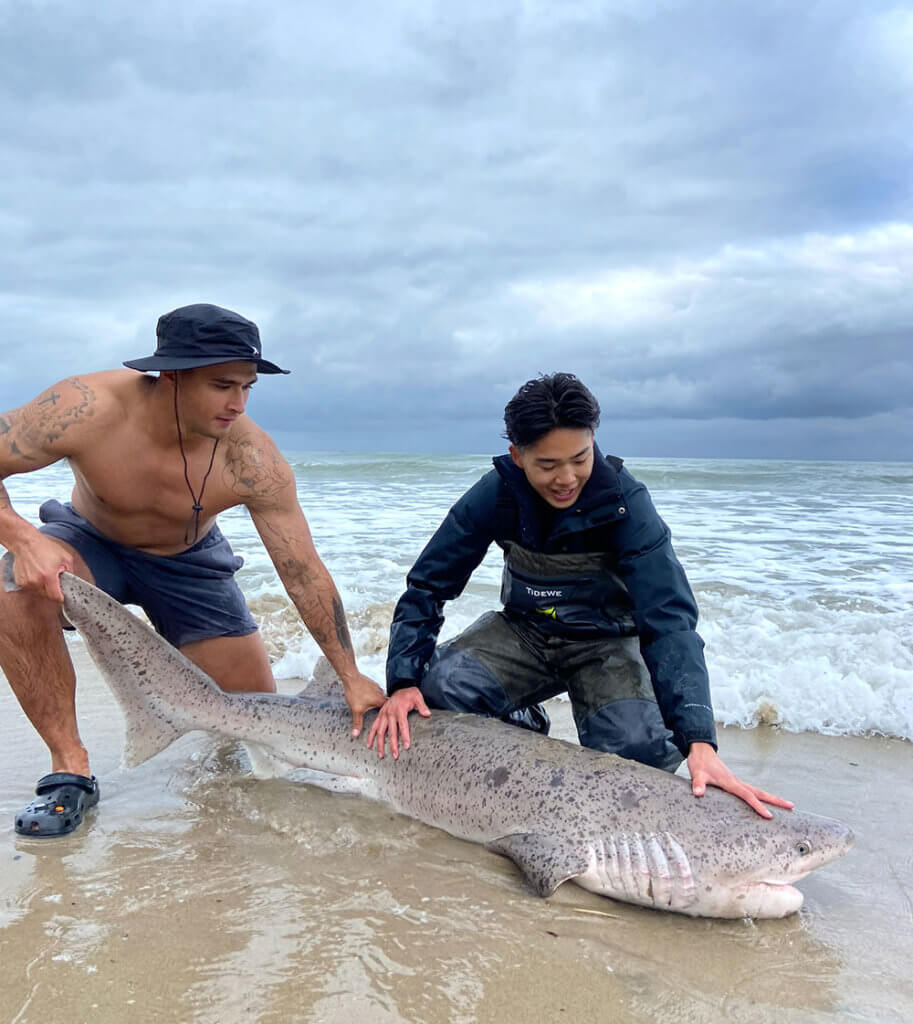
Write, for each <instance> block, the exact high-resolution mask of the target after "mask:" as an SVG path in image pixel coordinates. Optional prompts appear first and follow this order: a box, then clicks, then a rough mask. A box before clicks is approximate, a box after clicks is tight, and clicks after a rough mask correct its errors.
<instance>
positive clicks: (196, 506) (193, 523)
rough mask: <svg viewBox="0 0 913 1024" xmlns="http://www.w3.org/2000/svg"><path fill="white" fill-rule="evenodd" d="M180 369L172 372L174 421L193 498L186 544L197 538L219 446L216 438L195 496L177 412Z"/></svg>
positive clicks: (188, 485)
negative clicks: (207, 466)
mask: <svg viewBox="0 0 913 1024" xmlns="http://www.w3.org/2000/svg"><path fill="white" fill-rule="evenodd" d="M179 374H180V371H177V372H176V373H175V374H174V422H175V423H176V424H177V428H178V447H179V448H180V449H181V458H182V459H183V460H184V481H185V482H186V484H187V490H188V491H190V497H191V498H192V499H193V513H192V514H191V516H190V519H189V520H188V521H187V527H186V529H185V530H184V543H185V544H187V545H192V544H196V542H197V539H198V538H199V536H200V513H201V512H202V511H203V492H204V491H205V490H206V481H207V480H208V479H209V474H210V473H211V472H212V466H213V463H214V462H215V461H216V448H218V447H219V439H218V438H216V439H215V441H214V442H213V445H212V455H210V457H209V468H208V469H207V470H206V472H205V473H204V474H203V482H202V483H201V484H200V494H199V497H198V496H197V494H196V492H195V491H194V489H193V485H192V484H191V482H190V472H189V470H188V468H187V454H186V453H185V451H184V441H183V438H182V437H181V417H180V415H179V414H178V376H179ZM191 527H192V528H193V536H192V537H191V535H190V530H191Z"/></svg>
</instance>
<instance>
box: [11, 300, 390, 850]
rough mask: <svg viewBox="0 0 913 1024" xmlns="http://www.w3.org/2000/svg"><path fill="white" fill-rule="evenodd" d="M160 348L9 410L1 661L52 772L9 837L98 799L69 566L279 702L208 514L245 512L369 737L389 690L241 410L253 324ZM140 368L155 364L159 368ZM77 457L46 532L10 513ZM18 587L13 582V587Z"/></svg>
mask: <svg viewBox="0 0 913 1024" xmlns="http://www.w3.org/2000/svg"><path fill="white" fill-rule="evenodd" d="M156 333H157V339H158V345H157V348H156V351H155V354H154V355H153V356H150V357H148V358H145V359H137V360H131V361H129V362H126V363H125V364H124V365H125V366H129V367H131V369H129V370H109V371H104V372H101V373H92V374H87V375H86V376H83V377H71V378H69V379H67V380H63V381H60V382H59V383H57V384H54V385H53V386H52V387H51V388H49V389H48V390H47V391H45V392H43V393H42V394H41V395H39V396H38V397H37V398H35V399H34V400H33V401H31V402H29V403H28V404H27V405H24V406H22V407H21V408H19V409H14V410H13V411H12V412H8V413H5V414H3V415H0V544H2V545H3V546H4V547H6V548H7V549H8V551H9V552H10V555H12V556H14V557H13V564H12V566H10V565H9V559H10V555H6V556H5V561H6V564H5V565H4V566H3V568H4V575H5V576H6V577H7V579H8V578H9V577H10V576H11V575H12V574H14V576H15V583H16V584H18V586H19V587H20V588H21V589H19V590H13V591H11V592H7V590H6V589H0V667H2V669H3V672H4V674H5V675H6V678H7V680H8V681H9V683H10V686H11V687H12V689H13V692H14V693H15V694H16V697H17V699H18V700H19V703H20V704H21V706H22V709H23V710H24V711H25V713H26V715H27V716H28V717H29V719H30V721H31V722H32V724H33V725H34V726H35V728H36V729H37V731H38V733H39V734H40V736H41V738H42V739H43V740H44V742H45V743H46V744H47V747H48V749H49V751H50V755H51V774H50V775H46V776H45V777H44V778H42V779H41V780H39V783H38V786H37V788H36V793H37V799H36V800H34V801H33V802H32V803H31V804H29V806H28V807H27V808H26V809H25V810H24V811H23V812H22V813H21V814H19V815H17V816H16V831H17V832H19V833H21V834H25V835H30V836H47V835H61V834H63V833H65V832H70V831H72V830H73V829H74V828H76V827H77V826H78V825H79V823H80V822H81V821H82V818H83V815H84V813H85V811H86V810H87V809H88V808H89V807H91V806H94V804H96V803H97V802H98V783H97V781H96V780H95V778H94V776H92V774H91V770H90V766H89V756H88V752H87V751H86V749H85V747H84V746H83V744H82V741H81V739H80V736H79V730H78V726H77V722H76V708H75V693H76V678H75V673H74V670H73V665H72V662H71V661H70V658H69V655H68V653H67V648H66V644H65V643H64V640H63V634H62V633H61V629H60V626H61V622H60V611H61V604H62V601H63V595H62V593H61V590H60V579H59V577H60V573H61V572H63V571H67V572H73V573H76V574H77V575H78V576H82V577H83V578H84V579H87V580H89V581H90V582H94V583H95V584H96V585H97V586H99V587H101V588H102V589H104V590H106V591H107V592H108V593H109V594H111V595H112V596H113V597H115V598H117V599H118V600H120V601H122V602H124V603H132V604H138V605H140V606H142V607H143V608H144V610H145V611H146V613H147V615H148V616H149V618H150V620H151V621H152V623H153V625H154V626H155V628H156V629H157V630H158V632H159V633H161V634H162V635H163V636H164V637H165V638H166V639H168V640H169V641H170V642H171V643H173V644H174V645H175V646H176V647H178V648H179V649H180V650H181V652H182V653H183V654H185V655H186V656H187V657H188V658H189V659H190V660H191V661H193V662H195V663H196V664H197V665H199V666H200V667H201V668H202V669H203V670H204V671H206V672H207V673H208V674H209V675H210V676H212V678H213V679H214V680H215V681H216V682H217V683H218V684H219V685H220V686H221V687H222V688H223V689H224V690H236V691H237V690H240V691H262V692H274V691H275V683H274V682H273V677H272V673H271V671H270V666H269V660H268V657H267V654H266V649H265V647H264V644H263V640H262V638H261V636H260V634H259V633H258V632H257V625H256V623H255V622H254V620H253V618H252V616H251V614H250V611H249V610H248V608H247V605H246V603H245V601H244V598H243V595H242V594H241V591H240V589H239V587H238V585H237V583H236V582H235V580H234V572H235V571H236V570H237V569H238V568H239V567H240V565H241V559H240V558H238V557H236V556H234V555H233V554H232V551H231V548H230V547H229V545H228V541H227V540H225V538H224V537H223V536H222V534H221V532H220V531H219V528H218V526H217V525H216V516H217V515H218V514H219V513H220V512H223V511H225V509H228V508H233V507H235V506H237V505H244V506H245V507H246V508H247V509H248V510H249V512H250V515H251V518H252V520H253V522H254V525H255V526H256V528H257V532H258V533H259V534H260V537H261V539H262V540H263V543H264V545H265V547H266V550H267V552H268V553H269V556H270V558H271V559H272V562H273V565H274V566H275V567H276V571H277V573H278V574H279V578H280V579H281V580H282V583H283V585H284V587H285V589H286V591H287V592H288V595H289V597H290V598H291V600H292V601H293V602H294V604H295V606H296V608H297V609H298V612H299V613H300V615H301V618H302V620H303V621H304V623H305V625H306V626H307V628H308V629H309V630H310V632H311V635H312V636H313V637H314V639H315V640H316V641H317V643H318V644H319V645H320V647H321V649H322V650H323V652H324V654H326V656H327V658H328V659H329V661H330V663H331V664H332V666H333V668H334V669H335V670H336V672H337V674H338V675H339V677H340V679H341V680H342V684H343V687H344V688H345V696H346V700H347V701H348V703H349V707H350V708H351V710H352V725H353V729H352V734H353V736H357V735H359V733H360V732H361V729H362V720H363V716H364V714H365V712H366V711H368V710H369V709H370V708H374V707H379V706H380V705H382V704H383V703H384V701H385V699H386V698H385V695H384V692H383V690H382V689H381V688H380V687H379V686H378V685H377V684H376V683H375V682H374V681H373V680H371V679H369V678H368V677H367V676H365V675H362V673H361V672H360V671H359V670H358V667H357V665H356V662H355V655H354V652H353V650H352V642H351V640H350V638H349V632H348V628H347V626H346V618H345V612H344V611H343V607H342V602H341V600H340V597H339V593H338V591H337V589H336V586H335V585H334V583H333V580H332V578H331V576H330V574H329V572H328V571H327V569H326V567H325V566H324V564H323V562H322V561H321V560H320V557H319V555H318V554H317V551H316V549H315V547H314V543H313V541H312V539H311V534H310V531H309V529H308V525H307V522H306V520H305V517H304V514H303V512H302V510H301V507H300V505H299V504H298V499H297V494H296V488H295V479H294V476H293V474H292V470H291V467H290V466H289V465H288V463H287V462H286V460H285V459H284V458H283V457H282V455H281V454H280V453H279V450H278V449H277V447H276V445H275V443H274V442H273V440H272V439H271V438H270V437H269V435H268V434H266V433H265V432H264V431H263V430H261V429H260V428H259V427H258V426H257V425H256V424H255V423H254V422H253V421H252V420H251V419H250V418H249V417H248V416H247V415H246V413H245V411H244V410H245V406H246V404H247V400H248V397H249V394H250V388H251V386H252V385H253V384H254V382H255V381H256V380H257V374H258V372H259V373H288V371H287V370H282V369H280V367H278V366H276V365H275V364H274V363H271V362H269V361H267V360H265V359H263V358H262V356H261V354H260V337H259V332H258V330H257V326H256V324H254V323H252V322H251V321H249V320H246V319H245V318H244V317H242V316H239V315H238V314H237V313H233V312H231V311H230V310H226V309H221V308H220V307H218V306H210V305H202V304H200V305H193V306H184V307H181V308H180V309H176V310H174V311H173V312H171V313H168V314H166V315H165V316H163V317H161V318H160V320H159V322H158V328H157V332H156ZM136 370H141V371H148V370H157V371H159V375H158V376H157V377H156V376H150V375H149V374H147V373H146V372H143V373H137V372H135V371H136ZM59 459H67V460H68V461H69V464H70V466H71V468H72V470H73V474H74V476H75V478H76V483H75V486H74V488H73V494H72V500H71V502H70V503H68V504H66V505H62V504H60V503H59V502H57V501H49V502H45V504H44V505H43V506H42V508H41V512H40V516H41V519H42V522H43V523H44V525H43V526H42V527H41V529H37V528H36V527H35V526H33V525H32V524H30V523H29V522H27V521H26V520H25V519H23V518H22V517H21V516H19V515H17V514H16V512H14V511H13V508H12V506H11V504H10V499H9V495H8V494H7V492H6V489H5V488H4V486H3V480H4V479H5V478H6V477H8V476H12V475H13V474H16V473H30V472H32V471H34V470H37V469H41V468H42V467H44V466H48V465H50V464H52V463H54V462H57V461H58V460H59ZM8 585H9V584H8Z"/></svg>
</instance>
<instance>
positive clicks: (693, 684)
mask: <svg viewBox="0 0 913 1024" xmlns="http://www.w3.org/2000/svg"><path fill="white" fill-rule="evenodd" d="M619 482H620V483H621V485H622V488H623V491H624V500H625V504H626V505H627V508H628V515H627V517H626V518H625V519H624V520H623V521H621V522H620V523H619V533H618V543H619V556H620V557H619V562H618V573H619V575H620V576H621V578H622V580H623V581H624V583H625V585H626V586H627V588H628V592H629V594H630V595H631V600H632V602H633V605H634V610H633V615H634V621H635V623H636V625H637V632H638V634H639V637H640V651H641V654H642V655H643V659H644V661H645V662H646V665H647V668H648V669H649V672H650V678H651V679H652V681H653V690H654V693H655V694H656V700H657V703H658V704H659V708H660V711H661V712H662V716H663V720H664V721H665V723H666V726H667V728H668V729H670V730H671V732H672V734H673V736H674V738H675V744H676V746H677V747H678V748H679V750H681V752H682V753H683V754H684V755H685V756H686V757H687V754H688V748H689V746H690V745H691V744H692V743H696V742H703V743H710V744H712V745H713V747H714V748H715V747H716V727H715V726H714V722H713V706H712V704H711V701H710V679H709V676H708V674H707V665H706V662H705V661H704V641H703V640H701V638H700V636H699V635H698V633H697V616H698V613H697V602H696V601H695V600H694V594H693V593H692V590H691V587H690V585H689V583H688V579H687V577H686V576H685V570H684V569H683V568H682V566H681V563H680V562H679V560H678V558H676V556H675V552H674V551H673V550H672V538H671V534H670V532H669V528H668V527H667V526H666V524H665V523H664V522H663V520H662V519H661V518H660V516H659V513H658V512H657V511H656V509H655V508H654V506H653V502H652V500H651V499H650V495H649V493H648V492H647V489H646V487H644V485H643V484H641V483H639V482H638V481H637V480H635V479H634V477H632V476H631V474H630V473H628V472H627V470H622V471H621V473H620V474H619Z"/></svg>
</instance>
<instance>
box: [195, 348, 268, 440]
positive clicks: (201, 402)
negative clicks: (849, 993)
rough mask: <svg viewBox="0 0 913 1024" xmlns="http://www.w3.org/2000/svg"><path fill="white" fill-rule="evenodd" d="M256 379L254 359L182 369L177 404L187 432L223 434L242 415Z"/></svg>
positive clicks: (212, 435) (204, 435) (211, 435)
mask: <svg viewBox="0 0 913 1024" xmlns="http://www.w3.org/2000/svg"><path fill="white" fill-rule="evenodd" d="M256 380H257V368H256V364H255V363H247V362H236V363H219V364H217V365H216V366H201V367H199V368H198V369H196V370H182V371H181V372H180V374H179V377H178V406H179V409H180V412H181V426H182V427H183V430H184V432H185V434H199V435H200V436H202V437H209V438H213V439H216V438H220V437H224V436H225V435H226V434H227V433H228V432H229V430H231V427H232V424H233V423H234V422H235V420H237V419H238V417H239V416H241V415H243V413H244V409H245V406H246V405H247V399H248V398H249V397H250V389H251V387H252V386H253V385H254V383H255V382H256Z"/></svg>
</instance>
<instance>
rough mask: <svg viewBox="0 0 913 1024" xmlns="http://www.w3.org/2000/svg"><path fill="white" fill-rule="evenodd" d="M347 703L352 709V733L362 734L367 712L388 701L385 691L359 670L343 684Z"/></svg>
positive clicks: (380, 706)
mask: <svg viewBox="0 0 913 1024" xmlns="http://www.w3.org/2000/svg"><path fill="white" fill-rule="evenodd" d="M343 691H344V692H345V697H346V703H347V704H348V705H349V707H350V708H351V709H352V735H353V736H360V735H361V729H362V726H363V725H364V719H365V712H366V711H370V710H371V708H382V707H383V706H384V704H386V702H387V695H386V694H385V693H384V691H383V690H382V689H381V688H380V687H379V686H378V685H377V683H375V682H374V680H373V679H371V677H370V676H366V675H365V674H364V673H362V672H359V673H358V674H357V675H355V676H353V677H352V678H351V679H350V680H347V681H346V682H345V683H344V684H343Z"/></svg>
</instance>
